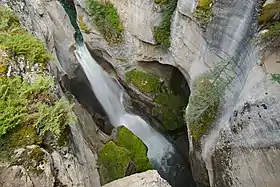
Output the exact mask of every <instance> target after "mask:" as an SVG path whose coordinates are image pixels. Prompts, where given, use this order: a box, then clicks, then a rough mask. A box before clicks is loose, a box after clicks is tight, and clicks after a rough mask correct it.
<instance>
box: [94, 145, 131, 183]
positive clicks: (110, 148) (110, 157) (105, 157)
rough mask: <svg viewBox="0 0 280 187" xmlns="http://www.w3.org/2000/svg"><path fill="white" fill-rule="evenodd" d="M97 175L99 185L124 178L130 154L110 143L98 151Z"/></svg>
mask: <svg viewBox="0 0 280 187" xmlns="http://www.w3.org/2000/svg"><path fill="white" fill-rule="evenodd" d="M98 156H99V158H98V165H99V173H100V177H101V184H102V185H103V184H106V183H109V182H111V181H113V180H116V179H119V178H122V177H124V175H125V170H126V167H127V166H128V164H129V162H130V161H131V157H130V152H129V151H128V150H127V149H125V148H123V147H119V146H117V145H116V144H115V143H114V142H112V141H110V142H108V143H107V144H106V145H104V147H103V148H102V149H101V150H100V151H99V154H98Z"/></svg>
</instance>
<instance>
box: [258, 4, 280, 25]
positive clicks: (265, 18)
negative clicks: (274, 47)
mask: <svg viewBox="0 0 280 187" xmlns="http://www.w3.org/2000/svg"><path fill="white" fill-rule="evenodd" d="M279 12H280V2H274V3H271V4H267V5H265V6H264V7H263V9H262V12H261V15H260V16H259V24H263V23H267V22H269V21H271V20H272V19H273V17H274V16H275V15H276V14H277V13H279Z"/></svg>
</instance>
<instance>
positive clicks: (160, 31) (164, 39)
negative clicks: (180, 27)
mask: <svg viewBox="0 0 280 187" xmlns="http://www.w3.org/2000/svg"><path fill="white" fill-rule="evenodd" d="M176 6H177V0H169V1H168V3H167V4H165V5H163V17H162V21H161V23H160V24H159V26H156V27H155V28H154V36H155V40H156V42H157V43H159V44H160V45H162V46H163V47H167V48H168V47H169V46H170V33H171V18H172V15H173V12H174V11H175V9H176Z"/></svg>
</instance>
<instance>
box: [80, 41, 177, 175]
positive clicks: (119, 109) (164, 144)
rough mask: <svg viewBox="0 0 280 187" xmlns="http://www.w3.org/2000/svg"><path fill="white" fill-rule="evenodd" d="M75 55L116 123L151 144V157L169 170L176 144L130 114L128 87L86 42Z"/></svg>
mask: <svg viewBox="0 0 280 187" xmlns="http://www.w3.org/2000/svg"><path fill="white" fill-rule="evenodd" d="M75 55H76V57H77V59H78V61H79V63H80V64H81V66H82V68H83V69H84V72H85V74H86V76H87V78H88V80H89V82H90V84H91V87H92V90H93V92H94V94H95V95H96V97H97V98H98V100H99V102H100V103H101V105H102V107H103V108H104V110H105V112H106V114H107V115H108V117H109V120H110V122H111V123H112V124H113V126H115V127H118V126H122V125H123V126H125V127H127V128H128V129H129V130H131V131H132V132H133V133H134V134H135V135H136V136H137V137H139V138H140V139H141V140H142V141H143V142H144V143H145V145H146V146H147V147H148V158H149V159H150V161H151V162H152V165H153V167H154V168H155V169H157V170H159V171H162V172H163V175H165V173H168V172H170V171H169V167H170V166H169V164H168V160H169V159H171V157H172V156H173V154H174V148H173V146H172V144H171V143H170V142H169V141H168V140H167V139H166V138H165V137H164V136H163V135H161V134H160V133H159V132H157V131H155V130H154V129H153V128H152V127H151V126H149V124H147V123H146V122H145V121H144V120H143V119H142V118H141V117H139V116H137V115H133V114H129V113H127V112H126V111H125V108H124V105H123V103H122V100H123V93H124V89H123V88H122V86H121V85H120V84H119V83H118V81H117V80H115V79H113V78H112V77H111V76H109V75H108V74H107V72H105V71H104V70H103V69H102V67H101V66H100V65H99V64H98V63H97V62H96V61H95V60H94V59H93V58H92V56H91V54H90V53H89V51H88V49H87V47H86V46H85V44H84V43H81V44H77V49H76V51H75Z"/></svg>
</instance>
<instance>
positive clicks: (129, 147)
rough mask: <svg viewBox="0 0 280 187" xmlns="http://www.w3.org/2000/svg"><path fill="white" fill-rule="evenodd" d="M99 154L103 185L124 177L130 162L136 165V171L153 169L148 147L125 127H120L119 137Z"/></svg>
mask: <svg viewBox="0 0 280 187" xmlns="http://www.w3.org/2000/svg"><path fill="white" fill-rule="evenodd" d="M98 155H99V158H98V165H99V173H100V176H101V184H102V185H103V184H106V183H109V182H111V181H113V180H116V179H119V178H122V177H124V176H125V171H126V169H127V167H128V165H129V163H130V162H133V163H134V164H135V165H136V172H143V171H146V170H148V169H152V166H151V163H150V162H149V160H148V158H147V147H146V146H145V145H144V143H143V142H142V141H141V140H140V139H139V138H138V137H136V136H135V135H134V134H133V133H132V132H131V131H129V130H128V129H127V128H125V127H120V128H118V136H117V138H116V139H115V140H113V141H110V142H108V143H107V144H106V145H105V146H104V147H103V148H102V149H101V150H100V151H99V154H98Z"/></svg>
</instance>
